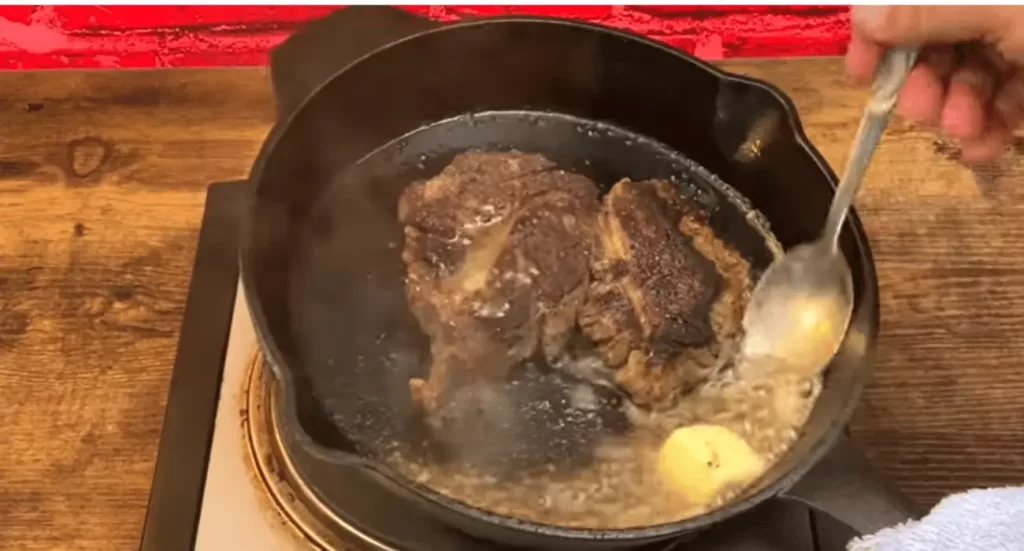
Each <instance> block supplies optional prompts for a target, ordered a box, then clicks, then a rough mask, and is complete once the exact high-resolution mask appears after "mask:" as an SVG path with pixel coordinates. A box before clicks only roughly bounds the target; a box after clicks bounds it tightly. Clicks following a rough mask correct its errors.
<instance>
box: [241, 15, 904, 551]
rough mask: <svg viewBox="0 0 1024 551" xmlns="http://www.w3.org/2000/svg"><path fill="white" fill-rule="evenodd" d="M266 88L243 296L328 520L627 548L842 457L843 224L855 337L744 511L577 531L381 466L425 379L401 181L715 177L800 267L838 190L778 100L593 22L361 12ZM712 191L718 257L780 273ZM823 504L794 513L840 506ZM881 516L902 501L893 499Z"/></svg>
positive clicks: (867, 320) (384, 536)
mask: <svg viewBox="0 0 1024 551" xmlns="http://www.w3.org/2000/svg"><path fill="white" fill-rule="evenodd" d="M271 77H272V81H273V85H274V94H275V99H276V101H277V105H278V121H277V124H276V125H275V126H274V127H273V129H272V130H271V132H270V135H269V136H268V137H267V140H266V142H265V144H264V146H263V148H262V150H261V151H260V153H259V156H258V158H257V159H256V161H255V164H254V166H253V168H252V171H251V174H250V184H249V195H248V204H247V212H246V217H245V218H246V228H245V232H244V240H243V247H242V251H241V265H242V283H243V288H244V291H245V293H246V298H247V300H248V301H249V305H250V309H251V312H252V317H253V322H254V324H255V327H256V332H257V335H258V337H259V340H260V343H261V347H262V349H263V351H264V353H265V356H266V357H267V361H268V364H269V367H270V369H271V371H272V373H273V375H274V379H275V380H276V381H277V384H278V385H279V389H280V395H281V400H280V401H279V412H278V417H279V419H280V420H281V421H280V424H281V426H280V427H279V430H280V431H281V432H282V434H283V437H284V440H285V445H286V447H287V449H288V452H289V455H290V456H291V457H292V458H293V460H294V462H295V464H296V467H297V469H298V471H299V472H300V473H301V474H302V477H303V478H304V480H305V481H306V482H307V483H308V484H309V485H310V486H311V487H312V488H314V489H315V491H316V493H317V495H318V496H319V497H320V498H321V499H322V501H323V503H324V504H325V506H326V507H328V508H330V509H331V510H332V511H333V512H334V513H336V514H337V515H338V516H339V517H343V518H346V519H348V521H349V522H351V523H352V524H354V525H358V526H360V527H362V529H364V530H366V531H369V532H373V533H374V534H376V537H377V538H379V539H380V540H382V541H385V542H386V543H387V545H390V546H393V547H394V548H396V549H399V548H401V549H404V548H415V549H420V548H424V542H430V543H429V545H428V546H427V547H428V548H431V549H477V548H479V549H494V544H499V545H508V546H516V547H527V548H532V549H635V548H637V546H639V545H645V544H656V543H658V542H667V541H670V540H674V539H677V538H679V537H681V536H683V535H684V534H688V533H694V532H697V531H700V530H703V529H706V528H708V527H710V526H712V525H714V524H716V523H718V522H720V521H723V520H724V519H726V518H729V517H732V516H735V515H738V514H739V513H741V512H744V511H747V510H749V509H751V508H753V507H755V506H756V505H758V504H759V503H761V502H763V501H765V500H767V499H769V498H772V497H774V496H784V497H785V496H787V495H788V494H787V492H788V491H789V490H790V489H791V488H794V487H795V488H796V489H801V488H800V486H799V485H797V486H794V485H795V484H796V483H797V481H799V480H800V479H801V477H803V475H805V474H806V473H807V472H808V471H810V470H811V469H812V468H814V467H815V465H816V464H818V463H819V460H821V459H822V458H823V457H824V456H825V455H826V453H827V452H828V451H829V449H830V448H831V447H832V445H833V444H834V443H835V442H836V441H837V439H841V438H845V437H844V436H843V435H842V430H843V427H844V426H845V424H846V422H847V421H848V419H849V417H850V415H851V412H852V410H853V408H854V406H855V405H856V402H857V399H858V397H859V395H860V392H861V389H862V388H863V386H864V383H865V382H866V380H867V378H868V377H869V375H870V371H871V358H872V354H873V349H874V344H875V340H876V337H877V332H878V302H877V300H878V299H877V296H878V293H877V281H876V276H875V270H874V265H873V261H872V257H871V252H870V249H869V246H868V242H867V238H866V236H865V234H864V230H863V228H862V227H861V225H860V222H859V221H858V219H857V216H856V214H854V213H851V215H850V217H849V218H848V221H847V222H846V226H845V229H844V231H843V234H842V237H841V240H840V245H841V249H842V252H843V254H844V255H845V256H846V259H847V261H848V263H849V265H850V267H851V270H852V272H853V279H854V290H855V305H854V314H853V319H852V321H851V326H850V330H849V333H848V335H847V338H846V340H845V341H844V343H843V345H842V347H841V349H840V350H839V353H838V354H837V355H836V357H835V358H834V360H833V362H832V363H831V365H830V367H829V369H828V371H827V373H826V379H825V384H824V390H823V392H822V395H821V397H820V398H819V400H818V402H817V405H816V406H815V408H814V410H813V412H812V414H811V418H810V420H809V422H808V423H807V425H806V427H805V430H804V432H803V434H802V435H801V436H800V438H799V439H798V441H797V443H796V444H795V445H794V446H793V448H792V450H791V451H790V452H789V453H788V454H787V455H786V457H784V458H783V459H782V460H781V461H780V462H779V463H778V464H777V465H775V466H774V467H773V468H772V469H771V470H770V471H769V472H768V473H766V474H765V475H764V476H763V477H762V478H761V479H760V480H759V481H758V482H756V483H755V484H754V486H753V487H751V488H750V489H749V490H748V491H747V492H746V494H745V495H744V496H743V498H742V499H739V500H736V501H733V502H732V503H730V504H728V505H726V506H724V507H722V508H720V509H717V510H714V511H712V512H710V513H708V514H706V515H703V516H700V517H696V518H692V519H688V520H684V521H681V522H676V523H672V524H665V525H658V526H650V527H641V528H635V529H625V530H587V529H570V528H564V527H556V526H549V525H542V524H537V523H530V522H524V521H519V520H515V519H511V518H508V517H503V516H500V515H496V514H492V513H489V512H487V511H482V510H479V509H476V508H473V507H470V506H468V505H465V504H463V503H461V502H458V501H455V500H452V499H449V498H447V497H445V496H443V495H441V494H439V493H436V492H434V491H432V490H430V489H429V488H426V487H424V486H422V485H419V484H415V483H413V482H410V481H408V480H406V479H404V478H402V477H401V476H399V475H398V474H396V473H394V472H392V471H391V469H389V468H388V467H387V466H386V465H385V464H384V463H383V462H382V461H381V456H382V454H383V453H386V452H387V450H388V442H394V441H402V440H403V439H408V437H409V435H410V431H413V432H415V431H416V430H417V428H416V427H415V425H414V424H410V423H409V419H410V417H411V416H412V414H413V409H412V408H413V405H412V404H411V403H410V398H409V393H408V380H409V379H410V378H412V377H419V376H423V375H424V369H425V367H424V366H426V365H427V364H428V363H429V344H428V343H427V341H426V339H425V337H424V336H423V334H422V332H421V331H420V330H419V328H418V326H417V325H416V323H415V320H414V319H413V318H412V316H411V314H410V312H409V308H408V305H407V302H406V298H405V295H404V292H403V277H404V276H403V265H402V262H401V259H400V257H399V251H400V250H401V243H402V239H403V236H402V230H401V228H400V227H399V225H398V222H397V220H396V204H397V198H398V196H399V195H400V194H401V192H402V190H403V189H404V188H405V186H407V185H408V184H409V183H411V182H413V181H417V180H422V179H424V178H427V177H430V176H432V175H434V174H436V173H437V172H438V171H439V170H440V169H441V168H442V167H444V166H445V165H446V164H447V163H448V162H449V161H450V160H451V159H452V157H453V156H454V155H456V154H457V153H459V152H462V151H466V150H470V149H485V150H509V149H514V150H518V151H522V152H533V153H540V154H542V155H544V156H545V157H546V158H548V159H550V160H551V161H553V162H554V163H555V164H557V165H558V166H559V168H563V169H566V170H569V171H573V172H578V173H581V174H584V175H586V176H587V177H588V178H590V179H591V180H593V181H594V182H595V183H597V184H598V186H599V187H601V188H602V189H603V190H607V188H608V187H610V186H611V185H612V184H613V183H614V182H615V180H616V179H617V178H619V177H621V176H623V175H628V176H629V177H630V178H632V179H634V180H640V179H650V178H657V179H670V178H682V179H685V180H686V181H687V182H690V183H692V184H693V185H694V186H696V188H698V189H707V190H710V189H711V188H710V187H708V185H709V182H711V181H712V180H714V179H715V178H720V179H721V180H722V181H724V182H726V183H728V184H729V185H730V186H732V188H734V189H735V190H736V191H737V192H738V193H739V194H740V195H742V200H743V201H746V202H748V203H749V205H751V206H753V208H755V209H756V210H757V211H759V212H760V213H762V214H763V215H764V217H765V218H766V219H767V222H768V223H769V225H770V227H771V229H772V231H773V233H774V234H775V236H776V237H777V239H778V240H779V241H780V242H781V243H782V244H783V245H784V246H786V247H788V246H791V245H793V244H796V243H800V242H803V241H807V240H809V239H811V238H813V237H814V235H815V233H816V230H817V228H820V226H821V224H822V222H823V220H824V218H825V214H826V212H827V210H828V206H829V202H830V200H831V197H832V193H833V189H834V185H835V182H836V178H835V175H834V173H833V172H832V170H831V169H830V168H829V167H828V165H827V164H826V163H825V161H824V160H823V159H822V157H821V155H820V154H819V153H818V152H817V150H815V149H814V147H813V146H812V145H811V144H810V143H809V142H808V140H807V138H806V136H805V135H804V133H803V130H802V129H801V127H800V123H799V120H798V117H797V113H796V109H795V108H794V106H793V104H792V102H791V101H790V100H789V99H787V98H786V96H785V95H784V94H783V93H782V92H781V91H779V90H778V89H776V88H775V87H773V86H771V85H770V84H767V83H764V82H761V81H757V80H754V79H749V78H746V77H742V76H738V75H733V74H729V73H726V72H723V71H721V70H719V69H717V68H715V67H713V66H711V65H709V64H707V63H704V62H702V61H700V60H697V59H695V58H692V57H690V56H688V55H686V54H684V53H682V52H679V51H676V50H673V49H671V48H668V47H666V46H664V45H661V44H658V43H656V42H652V41H649V40H647V39H645V38H642V37H639V36H634V35H632V34H629V33H625V32H621V31H617V30H613V29H610V28H605V27H601V26H596V25H590V24H584V23H578V22H571V21H564V20H558V19H550V18H534V17H503V18H491V19H481V20H467V21H463V22H460V23H454V24H440V23H436V22H432V21H428V20H425V19H421V18H418V17H416V16H412V15H410V14H408V13H406V12H402V11H400V10H397V9H393V8H380V7H374V8H371V7H351V8H346V9H343V10H340V11H338V12H335V13H334V14H332V15H331V16H329V17H327V18H325V19H323V20H320V21H316V22H314V23H313V24H311V25H310V26H309V27H308V28H307V29H305V30H303V31H300V32H299V33H297V34H296V35H295V36H293V37H291V38H289V39H288V40H287V41H286V42H285V43H284V44H283V45H282V46H280V47H279V48H278V49H276V50H275V51H274V52H273V54H272V56H271ZM706 195H707V197H708V200H709V201H711V202H712V203H714V205H713V208H712V213H713V214H712V225H714V224H715V223H716V222H715V220H718V224H719V226H721V227H717V228H716V230H717V231H719V232H720V233H721V234H722V236H723V239H725V240H726V241H728V242H729V243H730V244H732V245H734V246H735V247H736V248H737V249H738V250H739V251H740V252H741V253H742V254H744V256H746V257H747V258H748V259H749V260H750V262H751V264H752V265H753V266H755V267H763V266H765V265H767V263H768V262H769V261H770V260H771V257H770V254H769V253H768V252H766V251H765V250H764V249H763V238H762V237H761V236H760V235H759V234H758V235H754V233H755V230H754V229H753V228H752V227H750V226H748V225H746V224H728V223H725V222H723V221H726V220H729V219H731V218H730V216H731V215H735V213H731V214H730V212H729V209H730V208H735V207H731V206H730V205H731V204H732V203H730V202H729V201H722V200H718V201H717V202H715V201H716V199H715V198H714V194H713V193H711V192H710V191H709V192H708V193H706ZM716 217H717V218H716ZM755 243H756V244H757V245H756V246H755V245H754V244H755ZM843 449H848V448H843ZM854 449H855V448H854ZM850 453H854V452H850ZM858 465H859V464H858ZM842 467H843V468H844V469H847V470H848V471H849V472H850V473H853V474H849V473H848V475H849V476H853V477H865V476H866V477H870V476H871V475H869V474H864V473H862V472H861V471H862V470H863V469H861V467H860V466H858V467H857V468H856V469H853V468H852V467H849V464H848V463H844V464H843V465H842ZM830 468H832V467H830ZM814 480H824V481H826V482H827V480H829V477H827V476H825V477H823V476H819V477H817V478H814ZM824 486H827V484H826V483H825V482H821V483H818V484H817V486H816V487H815V488H813V490H814V491H813V492H811V494H813V496H812V497H808V496H807V495H806V492H807V491H809V490H808V489H807V488H803V490H805V495H803V496H802V497H801V496H797V497H798V498H801V499H803V498H806V499H804V501H806V502H810V503H812V504H813V505H815V506H818V507H824V508H829V507H830V505H829V504H828V503H827V501H828V499H826V498H827V495H828V493H829V491H828V488H825V487H824ZM865 487H866V485H865ZM822 496H825V497H822ZM872 496H873V497H874V498H875V499H876V501H875V503H878V500H882V501H885V502H887V503H895V500H894V499H889V497H890V496H889V495H888V494H886V493H885V492H884V491H881V490H879V491H877V492H874V493H873V494H872ZM879 496H881V497H879ZM847 497H849V496H847ZM876 509H877V508H876ZM385 511H386V512H387V514H386V515H384V514H382V512H385ZM890 511H891V514H890V515H888V516H887V517H885V518H872V519H870V521H867V520H865V521H863V522H862V521H861V520H858V519H854V518H850V515H849V514H848V515H847V517H848V518H846V519H844V520H846V521H847V522H848V523H850V524H852V525H855V527H856V528H858V529H860V530H868V529H871V528H873V527H874V525H875V524H878V523H883V522H895V521H899V520H903V519H904V518H906V515H907V514H909V513H908V512H907V510H906V508H905V507H903V506H902V505H893V507H892V508H891V509H890ZM381 516H386V517H390V518H401V519H402V523H401V529H398V530H389V529H386V528H384V527H382V526H381V525H380V523H381V521H380V517H381ZM854 516H855V515H854ZM897 517H898V518H897ZM474 542H475V543H474Z"/></svg>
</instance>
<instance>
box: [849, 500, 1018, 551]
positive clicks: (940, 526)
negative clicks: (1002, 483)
mask: <svg viewBox="0 0 1024 551" xmlns="http://www.w3.org/2000/svg"><path fill="white" fill-rule="evenodd" d="M848 549H849V551H1024V486H1021V487H1013V488H993V489H988V490H971V491H968V492H964V493H962V494H955V495H951V496H949V497H947V498H945V499H943V500H942V501H940V502H939V504H938V505H936V506H935V508H934V509H932V511H931V512H930V513H928V515H927V516H925V517H924V518H922V519H921V520H915V521H910V522H907V523H904V524H901V525H899V526H893V527H891V528H886V529H884V530H882V531H880V532H878V533H877V534H874V535H871V536H866V537H863V538H859V539H856V540H854V541H852V542H850V545H849V547H848Z"/></svg>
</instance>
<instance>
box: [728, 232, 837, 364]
mask: <svg viewBox="0 0 1024 551" xmlns="http://www.w3.org/2000/svg"><path fill="white" fill-rule="evenodd" d="M852 315H853V277H852V276H851V275H850V267H849V265H848V264H847V262H846V258H845V257H844V256H843V255H842V253H840V252H838V251H835V250H832V249H831V248H830V247H828V244H827V243H822V242H819V241H815V242H812V243H805V244H802V245H797V246H796V247H793V248H792V249H790V250H789V251H788V252H787V253H786V255H785V256H783V257H782V258H780V259H779V260H778V261H776V262H774V263H772V264H771V265H770V266H769V267H768V269H767V270H766V271H765V272H764V274H763V275H762V276H761V279H760V280H759V281H758V283H757V286H756V287H755V288H754V292H753V294H752V295H751V299H750V303H749V304H748V305H747V310H746V312H745V313H744V316H743V328H744V331H745V332H746V335H745V337H744V339H743V349H742V354H743V356H744V357H746V358H759V359H767V358H771V360H772V365H779V364H782V365H784V366H785V368H786V370H787V371H790V372H799V373H804V374H807V375H811V374H814V373H817V372H818V371H820V370H821V369H822V368H823V367H824V366H825V365H827V364H828V362H829V361H830V360H831V359H832V357H833V356H834V355H835V354H836V352H837V351H838V350H839V346H840V344H842V342H843V337H844V336H845V335H846V330H847V328H848V326H849V325H850V318H851V316H852ZM758 364H759V365H764V362H758Z"/></svg>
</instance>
